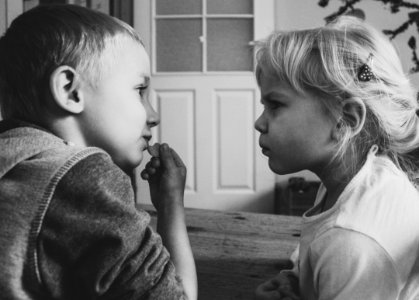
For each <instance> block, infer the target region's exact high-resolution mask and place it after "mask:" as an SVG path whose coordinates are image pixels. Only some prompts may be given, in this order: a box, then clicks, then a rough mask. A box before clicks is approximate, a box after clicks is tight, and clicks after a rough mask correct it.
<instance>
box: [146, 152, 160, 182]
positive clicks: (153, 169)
mask: <svg viewBox="0 0 419 300" xmlns="http://www.w3.org/2000/svg"><path fill="white" fill-rule="evenodd" d="M160 165H161V162H160V159H159V158H157V157H152V158H151V159H150V161H149V162H148V163H147V164H146V166H145V169H144V170H143V171H142V172H141V178H143V179H144V180H148V179H150V177H151V176H153V175H154V174H156V173H157V170H158V169H159V168H160Z"/></svg>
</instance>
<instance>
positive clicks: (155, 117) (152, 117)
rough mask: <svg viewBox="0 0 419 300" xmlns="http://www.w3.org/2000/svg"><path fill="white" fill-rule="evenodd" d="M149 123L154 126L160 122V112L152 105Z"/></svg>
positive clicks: (149, 112) (148, 115)
mask: <svg viewBox="0 0 419 300" xmlns="http://www.w3.org/2000/svg"><path fill="white" fill-rule="evenodd" d="M147 124H148V126H150V127H154V126H157V125H159V124H160V117H159V114H158V113H157V112H156V111H155V110H154V109H153V108H152V107H151V106H150V109H149V111H148V113H147Z"/></svg>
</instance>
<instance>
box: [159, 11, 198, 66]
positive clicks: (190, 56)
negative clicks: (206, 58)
mask: <svg viewBox="0 0 419 300" xmlns="http://www.w3.org/2000/svg"><path fill="white" fill-rule="evenodd" d="M156 27H157V29H156V30H157V31H156V37H157V41H156V47H157V49H156V50H157V52H156V53H157V57H156V61H157V68H156V69H157V71H158V72H182V71H202V44H201V42H200V40H199V37H200V36H201V35H202V21H201V19H159V20H157V26H156Z"/></svg>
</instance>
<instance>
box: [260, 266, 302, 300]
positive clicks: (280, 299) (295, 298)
mask: <svg viewBox="0 0 419 300" xmlns="http://www.w3.org/2000/svg"><path fill="white" fill-rule="evenodd" d="M299 299H300V297H299V291H298V279H297V278H296V276H295V275H294V274H291V273H288V272H281V273H279V274H278V275H277V276H275V277H273V278H271V279H269V280H268V281H266V282H264V283H262V284H261V285H259V286H258V287H257V289H256V291H255V300H299Z"/></svg>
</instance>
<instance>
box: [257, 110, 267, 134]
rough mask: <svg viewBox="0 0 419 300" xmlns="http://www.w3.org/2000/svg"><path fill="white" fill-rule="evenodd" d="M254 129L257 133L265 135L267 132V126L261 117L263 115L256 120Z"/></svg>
mask: <svg viewBox="0 0 419 300" xmlns="http://www.w3.org/2000/svg"><path fill="white" fill-rule="evenodd" d="M255 129H256V130H257V131H259V132H260V133H266V132H267V126H266V120H265V117H264V116H263V113H262V114H261V115H260V116H259V118H257V120H256V122H255Z"/></svg>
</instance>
